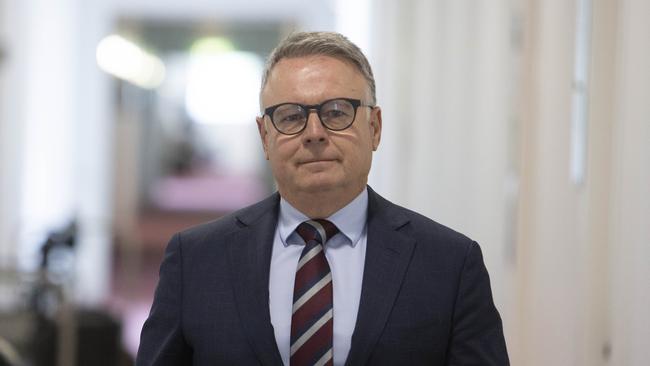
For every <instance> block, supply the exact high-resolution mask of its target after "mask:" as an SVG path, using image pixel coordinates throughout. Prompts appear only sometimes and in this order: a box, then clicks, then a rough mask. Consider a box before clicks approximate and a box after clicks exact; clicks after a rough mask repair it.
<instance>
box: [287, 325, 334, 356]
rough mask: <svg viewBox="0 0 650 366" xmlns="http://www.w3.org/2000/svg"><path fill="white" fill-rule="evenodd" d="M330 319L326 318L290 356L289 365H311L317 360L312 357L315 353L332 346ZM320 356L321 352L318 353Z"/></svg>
mask: <svg viewBox="0 0 650 366" xmlns="http://www.w3.org/2000/svg"><path fill="white" fill-rule="evenodd" d="M333 324H334V322H333V321H332V319H330V320H328V321H327V323H325V324H324V325H323V326H322V327H321V328H320V329H319V330H318V331H317V332H316V333H314V335H312V336H311V338H309V340H307V342H305V343H304V344H303V345H302V347H300V348H299V349H298V351H297V352H296V353H294V354H293V356H291V359H290V362H291V366H302V365H311V364H313V363H314V362H316V361H318V360H317V359H314V357H315V356H317V355H316V353H318V352H319V351H321V352H324V351H325V350H326V349H329V348H331V347H332V332H333ZM320 355H321V356H322V353H320Z"/></svg>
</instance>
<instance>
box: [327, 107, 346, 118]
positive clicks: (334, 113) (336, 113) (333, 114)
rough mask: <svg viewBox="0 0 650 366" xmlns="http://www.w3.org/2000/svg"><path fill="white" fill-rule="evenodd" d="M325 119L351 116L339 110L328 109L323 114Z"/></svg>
mask: <svg viewBox="0 0 650 366" xmlns="http://www.w3.org/2000/svg"><path fill="white" fill-rule="evenodd" d="M322 115H323V117H324V118H341V117H346V116H349V114H348V113H346V112H345V111H342V110H339V109H328V110H324V111H323V112H322Z"/></svg>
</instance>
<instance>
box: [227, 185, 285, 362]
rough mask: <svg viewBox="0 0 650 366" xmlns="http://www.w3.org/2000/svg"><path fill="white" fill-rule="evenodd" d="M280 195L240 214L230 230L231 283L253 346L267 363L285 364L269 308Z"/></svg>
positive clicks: (243, 323) (261, 360)
mask: <svg viewBox="0 0 650 366" xmlns="http://www.w3.org/2000/svg"><path fill="white" fill-rule="evenodd" d="M278 202H279V196H278V194H277V193H276V194H275V195H273V196H271V197H270V198H268V199H267V200H265V201H263V202H261V203H260V204H258V205H256V206H254V207H253V208H252V209H249V210H247V211H244V212H242V213H241V214H239V215H238V216H237V218H236V219H237V220H238V221H237V225H238V226H240V228H239V229H238V230H236V231H235V232H233V233H232V234H231V237H230V238H229V239H228V242H229V243H230V264H231V267H230V269H231V276H232V278H231V283H232V284H233V290H234V294H235V301H236V302H237V308H238V309H239V315H240V318H241V322H242V325H243V328H244V332H245V333H246V335H247V337H248V339H249V341H250V343H251V346H252V347H253V350H254V351H255V353H256V354H257V357H258V358H259V360H260V362H261V363H262V364H264V365H282V359H281V357H280V352H279V351H278V347H277V344H276V342H275V334H274V332H273V326H272V325H271V317H270V312H269V287H268V284H269V268H270V265H271V252H272V249H273V234H274V233H275V227H276V224H277V217H278Z"/></svg>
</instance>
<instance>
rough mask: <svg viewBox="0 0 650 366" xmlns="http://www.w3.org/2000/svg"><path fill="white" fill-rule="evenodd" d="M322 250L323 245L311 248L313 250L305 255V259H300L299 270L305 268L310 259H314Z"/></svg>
mask: <svg viewBox="0 0 650 366" xmlns="http://www.w3.org/2000/svg"><path fill="white" fill-rule="evenodd" d="M322 250H323V246H322V245H316V246H315V247H313V248H311V250H310V251H309V252H307V254H305V256H304V257H302V258H300V262H298V269H300V268H302V266H304V265H305V263H307V262H309V260H310V259H312V258H314V257H315V256H316V254H318V253H320V252H321V251H322ZM298 269H297V270H298ZM297 270H296V271H297Z"/></svg>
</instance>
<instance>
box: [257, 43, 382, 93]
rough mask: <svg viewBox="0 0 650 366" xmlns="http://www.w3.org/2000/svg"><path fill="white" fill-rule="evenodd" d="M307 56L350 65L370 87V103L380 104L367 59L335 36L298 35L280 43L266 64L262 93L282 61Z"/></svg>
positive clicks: (355, 48)
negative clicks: (334, 60)
mask: <svg viewBox="0 0 650 366" xmlns="http://www.w3.org/2000/svg"><path fill="white" fill-rule="evenodd" d="M305 56H329V57H333V58H336V59H339V60H341V61H344V62H348V63H351V64H352V65H354V66H355V67H356V68H357V70H358V71H359V72H360V73H361V75H363V77H364V78H365V79H366V82H367V83H368V87H369V88H370V98H371V100H370V101H369V103H370V104H372V105H374V104H375V103H376V102H377V98H376V93H375V77H374V76H373V75H372V69H371V68H370V63H368V60H367V59H366V56H365V55H364V54H363V52H361V49H359V47H357V45H355V44H354V43H352V42H350V40H349V39H347V38H346V37H345V36H343V35H342V34H339V33H334V32H298V33H293V34H291V35H289V37H287V38H285V39H284V40H283V41H282V42H280V44H279V45H278V46H277V47H275V49H274V50H273V51H272V52H271V54H270V55H269V57H268V59H267V60H266V65H265V66H264V73H263V74H262V88H261V89H260V93H261V92H262V91H263V90H264V87H266V83H267V81H268V78H269V75H270V74H271V71H272V70H273V68H274V67H275V65H276V64H277V63H278V62H280V60H282V59H283V58H293V57H305Z"/></svg>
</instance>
